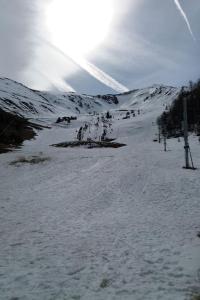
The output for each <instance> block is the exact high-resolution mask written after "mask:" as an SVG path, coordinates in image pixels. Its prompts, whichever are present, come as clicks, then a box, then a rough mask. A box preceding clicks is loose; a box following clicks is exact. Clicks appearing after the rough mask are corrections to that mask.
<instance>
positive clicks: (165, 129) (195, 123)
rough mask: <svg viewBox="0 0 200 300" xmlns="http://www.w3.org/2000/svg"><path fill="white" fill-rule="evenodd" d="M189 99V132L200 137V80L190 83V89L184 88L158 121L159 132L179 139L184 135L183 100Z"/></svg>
mask: <svg viewBox="0 0 200 300" xmlns="http://www.w3.org/2000/svg"><path fill="white" fill-rule="evenodd" d="M184 98H186V99H187V112H188V130H189V131H190V132H195V133H196V134H197V135H198V136H200V79H199V80H198V81H197V82H196V83H193V82H190V83H189V86H188V87H182V88H181V91H180V93H179V95H178V97H177V99H175V101H174V102H173V103H172V105H171V107H169V108H168V107H166V110H165V111H164V112H163V113H162V115H161V116H160V117H159V118H158V119H157V125H158V127H159V131H160V132H161V133H162V134H163V135H165V136H167V137H169V138H170V137H179V136H182V135H183V126H182V122H183V99H184Z"/></svg>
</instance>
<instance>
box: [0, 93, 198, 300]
mask: <svg viewBox="0 0 200 300" xmlns="http://www.w3.org/2000/svg"><path fill="white" fill-rule="evenodd" d="M169 89H170V91H172V96H170V97H171V98H170V97H169V98H165V97H164V96H163V94H162V95H161V94H156V95H154V96H153V97H152V98H151V99H148V100H146V101H144V98H146V94H148V93H149V89H147V90H146V91H142V92H141V91H139V90H138V91H135V92H131V94H127V95H126V96H124V101H123V96H118V99H119V100H120V104H119V105H118V106H117V108H115V109H114V107H112V108H113V111H112V113H113V114H114V119H113V120H112V122H113V125H112V128H113V135H114V136H115V137H117V141H119V142H122V143H126V144H127V146H126V147H123V148H119V149H109V148H106V149H87V148H76V149H70V148H67V149H65V148H54V147H50V146H49V145H51V144H55V143H59V142H62V141H67V140H72V139H74V137H75V136H76V130H77V129H78V128H79V127H80V126H81V125H83V124H84V123H85V122H89V123H90V122H92V123H94V122H95V118H96V117H95V116H90V115H87V114H80V116H78V119H77V121H72V123H71V124H70V125H62V126H59V125H55V124H53V122H54V121H55V117H53V118H52V117H50V116H49V118H48V119H45V120H44V121H45V123H46V124H48V125H51V126H52V128H51V129H44V130H43V131H40V132H38V136H37V138H36V140H32V141H29V142H25V143H24V145H23V147H22V148H21V149H19V150H16V151H15V152H11V153H7V154H2V155H0V174H1V181H0V199H1V212H0V218H1V224H3V226H2V227H1V229H0V236H1V243H0V296H1V299H5V300H7V299H8V300H11V299H15V298H16V299H20V300H21V299H22V300H29V299H31V300H39V299H48V300H53V299H56V300H57V299H59V300H63V299H81V300H90V299H91V300H93V299H95V300H105V299H109V300H111V299H112V300H121V299H123V300H132V299H136V300H140V299H141V300H144V299H148V300H156V299H162V300H172V299H176V300H185V299H188V297H189V294H190V293H191V291H193V290H194V289H196V288H198V286H199V281H198V280H199V278H198V270H199V269H200V254H199V253H200V252H199V247H200V240H199V238H198V237H197V236H196V235H197V232H198V231H199V226H200V222H199V209H200V201H199V180H200V170H199V169H197V170H196V171H191V170H185V169H183V168H182V166H183V164H184V155H183V154H184V153H183V141H181V142H180V143H179V142H178V141H177V139H171V140H168V141H167V148H168V151H167V152H164V151H163V145H162V144H158V143H154V142H153V139H154V138H155V133H156V131H157V128H156V126H155V125H154V123H153V124H152V122H155V120H156V118H157V116H158V115H159V113H160V112H161V111H162V110H163V109H164V106H165V105H166V104H168V103H169V102H170V101H172V99H173V97H175V94H176V93H177V90H174V89H173V90H171V88H167V91H169ZM151 92H153V93H155V90H154V91H152V90H151ZM164 93H166V90H165V92H164ZM136 94H137V95H136ZM141 94H145V95H144V96H141ZM134 101H137V104H135V105H134V107H133V106H131V104H132V103H133V102H134ZM120 108H123V109H125V108H126V109H140V110H141V113H140V115H136V117H135V118H133V117H131V118H130V119H125V120H124V119H122V118H123V116H124V115H125V114H126V112H122V111H119V109H120ZM40 118H41V115H40ZM190 144H191V149H192V153H193V158H194V162H195V165H196V166H197V167H199V161H200V152H199V147H200V145H199V142H198V140H197V138H196V137H194V136H191V137H190ZM20 156H25V157H31V156H39V157H48V158H49V159H50V160H47V161H45V162H43V163H40V164H34V165H29V164H23V163H21V164H18V165H10V163H11V162H12V161H14V160H16V159H17V158H19V157H20ZM103 283H104V284H103Z"/></svg>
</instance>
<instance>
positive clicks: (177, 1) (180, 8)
mask: <svg viewBox="0 0 200 300" xmlns="http://www.w3.org/2000/svg"><path fill="white" fill-rule="evenodd" d="M174 3H175V5H176V7H177V9H178V10H179V12H180V13H181V15H182V17H183V19H184V20H185V22H186V25H187V27H188V30H189V32H190V34H191V36H192V39H193V40H194V41H196V38H195V36H194V33H193V31H192V27H191V25H190V22H189V20H188V17H187V15H186V13H185V12H184V10H183V8H182V6H181V4H180V2H179V0H174Z"/></svg>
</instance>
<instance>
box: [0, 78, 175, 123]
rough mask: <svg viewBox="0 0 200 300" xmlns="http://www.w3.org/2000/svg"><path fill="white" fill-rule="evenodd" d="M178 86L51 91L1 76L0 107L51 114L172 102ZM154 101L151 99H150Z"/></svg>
mask: <svg viewBox="0 0 200 300" xmlns="http://www.w3.org/2000/svg"><path fill="white" fill-rule="evenodd" d="M178 91H179V90H178V89H177V88H172V87H165V86H163V87H162V86H154V87H149V88H145V89H140V90H135V91H131V92H128V93H125V94H121V95H98V96H88V95H78V94H75V93H60V94H59V93H50V92H40V91H35V90H31V89H29V88H27V87H25V86H24V85H22V84H20V83H17V82H15V81H13V80H10V79H7V78H1V79H0V108H2V109H4V110H6V111H9V112H15V113H17V114H20V115H23V116H24V117H28V118H39V117H52V116H53V115H55V114H56V115H59V114H62V113H65V114H82V113H89V112H94V111H96V112H101V111H105V110H110V109H115V108H116V107H118V108H134V107H135V106H140V107H141V109H142V108H143V107H144V108H147V103H150V105H152V103H153V102H155V101H158V102H159V103H162V104H164V102H165V103H168V102H172V100H173V99H174V97H175V96H176V95H177V93H178ZM152 101H153V102H152Z"/></svg>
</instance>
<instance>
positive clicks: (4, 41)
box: [0, 0, 36, 78]
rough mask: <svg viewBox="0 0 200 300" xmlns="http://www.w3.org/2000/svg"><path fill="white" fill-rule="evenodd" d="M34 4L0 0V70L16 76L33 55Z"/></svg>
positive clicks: (22, 1)
mask: <svg viewBox="0 0 200 300" xmlns="http://www.w3.org/2000/svg"><path fill="white" fill-rule="evenodd" d="M35 16H36V14H35V6H34V5H33V4H31V2H30V1H27V0H15V1H8V0H1V9H0V41H1V49H0V72H1V74H2V75H3V76H7V77H12V78H18V76H19V74H20V72H21V71H22V70H23V69H24V68H26V67H27V66H28V65H29V63H30V60H31V56H32V55H33V44H32V40H31V36H32V35H33V30H34V26H35V25H36V19H35Z"/></svg>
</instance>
